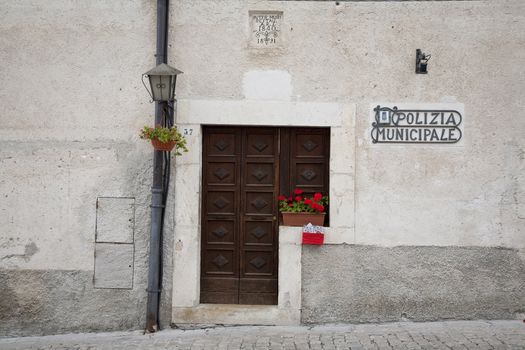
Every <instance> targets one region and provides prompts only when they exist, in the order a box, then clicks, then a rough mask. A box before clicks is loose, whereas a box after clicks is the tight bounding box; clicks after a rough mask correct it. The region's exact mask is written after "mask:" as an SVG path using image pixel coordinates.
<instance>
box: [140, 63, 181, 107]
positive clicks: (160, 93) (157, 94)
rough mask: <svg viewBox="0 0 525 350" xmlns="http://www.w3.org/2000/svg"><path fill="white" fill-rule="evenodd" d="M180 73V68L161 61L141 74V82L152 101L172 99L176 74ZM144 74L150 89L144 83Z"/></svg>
mask: <svg viewBox="0 0 525 350" xmlns="http://www.w3.org/2000/svg"><path fill="white" fill-rule="evenodd" d="M181 73H182V72H181V71H180V70H178V69H176V68H173V67H171V66H168V65H167V64H166V63H161V64H159V65H158V66H157V67H155V68H153V69H151V70H149V71H147V72H146V73H144V74H143V75H142V84H144V87H145V88H146V90H148V93H149V94H150V96H151V99H152V100H153V101H173V100H174V98H175V84H176V83H177V75H178V74H181ZM144 76H147V77H148V79H149V86H150V88H151V90H149V89H148V87H147V86H146V84H145V83H144Z"/></svg>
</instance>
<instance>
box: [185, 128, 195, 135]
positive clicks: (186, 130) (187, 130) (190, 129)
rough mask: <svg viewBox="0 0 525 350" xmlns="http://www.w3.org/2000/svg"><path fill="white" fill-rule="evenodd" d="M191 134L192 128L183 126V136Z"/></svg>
mask: <svg viewBox="0 0 525 350" xmlns="http://www.w3.org/2000/svg"><path fill="white" fill-rule="evenodd" d="M189 135H193V129H192V128H189V129H187V128H184V136H189Z"/></svg>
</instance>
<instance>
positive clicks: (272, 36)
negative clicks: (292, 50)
mask: <svg viewBox="0 0 525 350" xmlns="http://www.w3.org/2000/svg"><path fill="white" fill-rule="evenodd" d="M282 19H283V13H282V12H276V11H250V46H252V47H260V48H271V47H278V46H280V45H281V44H282V40H281V39H282V37H281V24H282Z"/></svg>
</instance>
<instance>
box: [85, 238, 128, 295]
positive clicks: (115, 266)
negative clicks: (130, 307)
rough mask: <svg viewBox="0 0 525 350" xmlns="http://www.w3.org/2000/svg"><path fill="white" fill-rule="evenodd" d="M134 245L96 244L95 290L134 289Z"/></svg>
mask: <svg viewBox="0 0 525 350" xmlns="http://www.w3.org/2000/svg"><path fill="white" fill-rule="evenodd" d="M133 248H134V247H133V244H115V243H96V244H95V278H94V283H95V288H123V289H131V288H133V253H134V249H133Z"/></svg>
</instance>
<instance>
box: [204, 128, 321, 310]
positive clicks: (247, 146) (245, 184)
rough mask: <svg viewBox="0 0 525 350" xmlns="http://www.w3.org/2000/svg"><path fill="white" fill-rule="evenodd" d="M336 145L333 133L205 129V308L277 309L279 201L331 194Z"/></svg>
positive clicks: (270, 129)
mask: <svg viewBox="0 0 525 350" xmlns="http://www.w3.org/2000/svg"><path fill="white" fill-rule="evenodd" d="M328 147H329V130H328V129H320V128H318V129H311V128H309V129H306V128H304V129H303V128H301V129H300V128H297V129H293V128H272V127H269V128H250V127H204V128H203V195H202V199H203V202H202V250H201V297H200V299H201V300H200V302H201V303H219V304H253V305H256V304H265V305H274V304H277V295H278V284H277V273H278V237H277V232H278V207H277V197H278V196H279V194H280V193H290V191H291V190H292V189H293V188H295V187H300V188H302V189H304V190H305V192H307V193H313V192H317V191H324V192H326V190H327V189H328V154H329V149H328Z"/></svg>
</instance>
